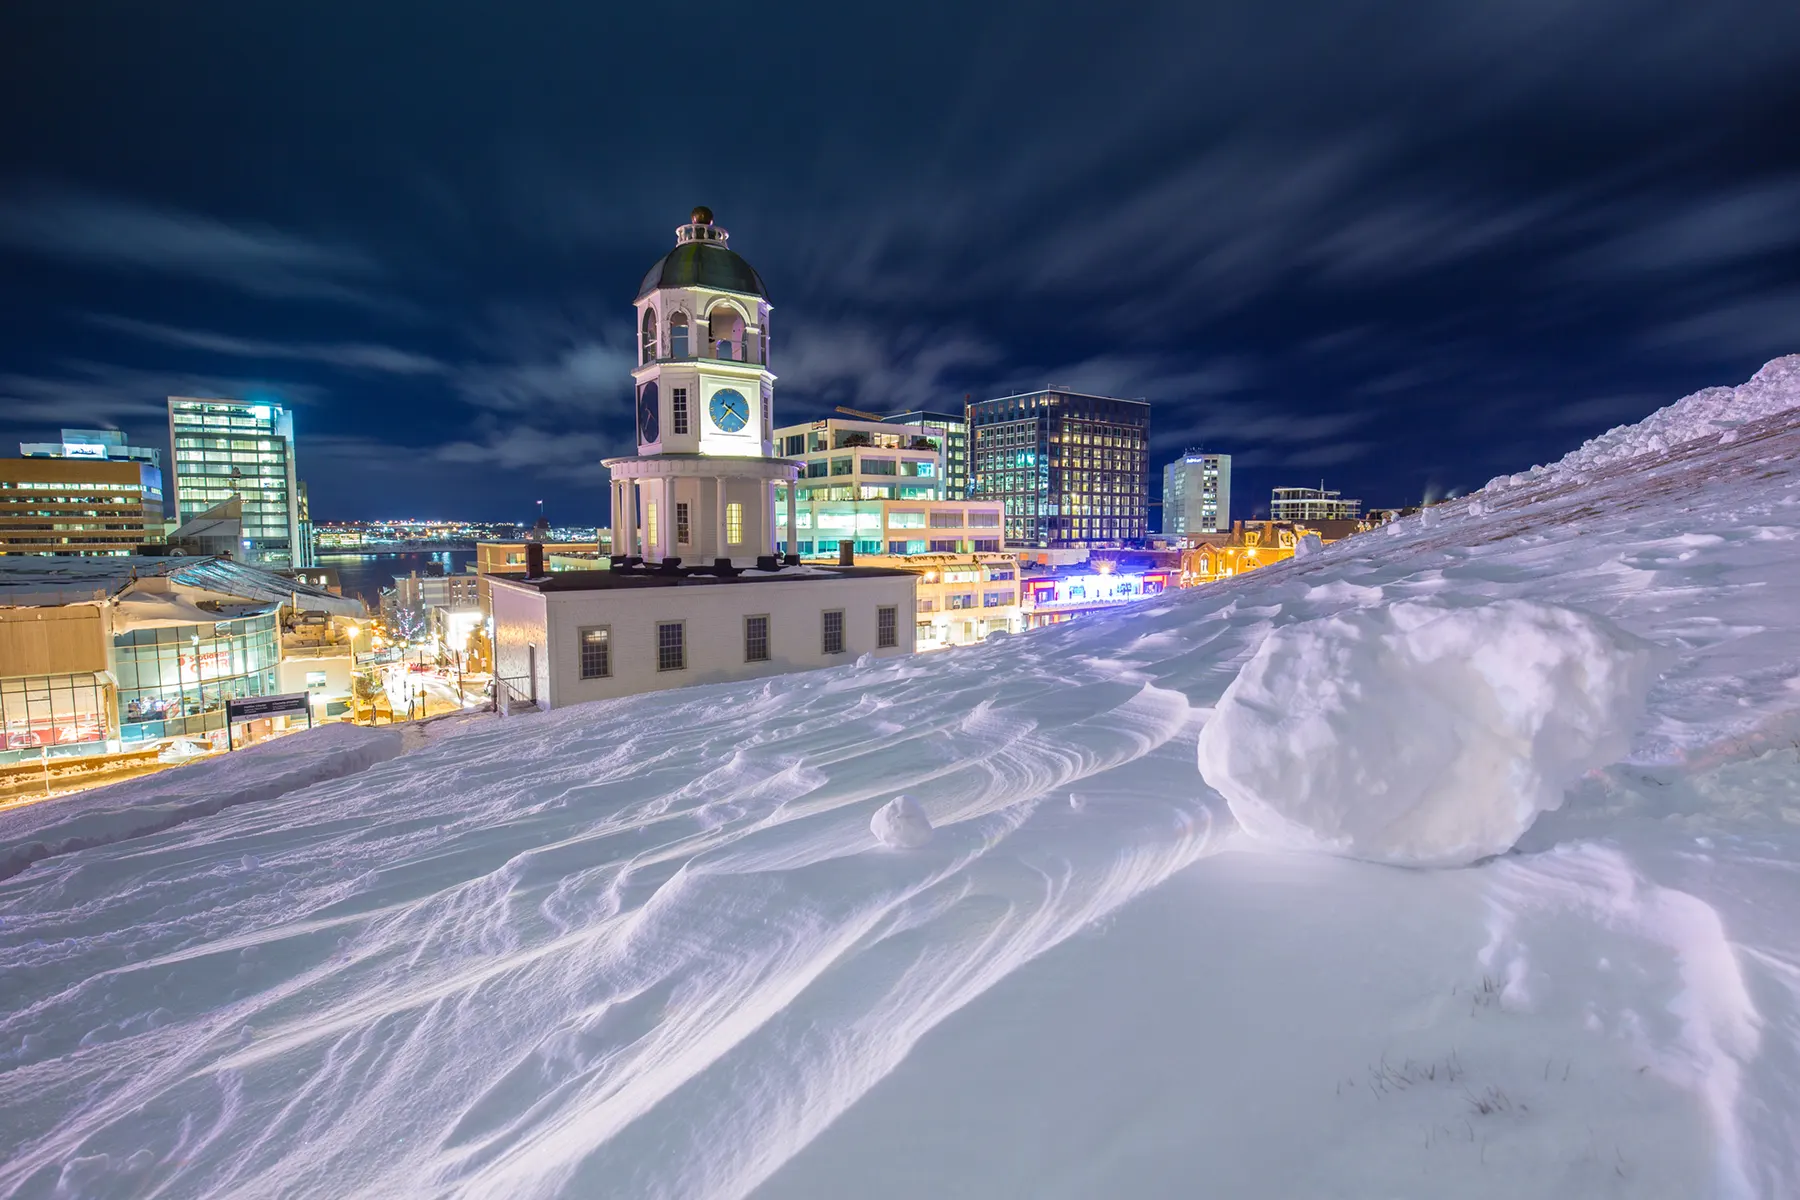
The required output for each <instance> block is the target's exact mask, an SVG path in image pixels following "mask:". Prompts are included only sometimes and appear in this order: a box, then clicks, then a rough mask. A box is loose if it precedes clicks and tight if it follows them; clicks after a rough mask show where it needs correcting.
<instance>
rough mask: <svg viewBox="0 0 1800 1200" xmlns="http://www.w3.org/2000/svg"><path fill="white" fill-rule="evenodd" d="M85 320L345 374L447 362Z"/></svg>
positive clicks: (396, 352) (349, 345) (419, 369)
mask: <svg viewBox="0 0 1800 1200" xmlns="http://www.w3.org/2000/svg"><path fill="white" fill-rule="evenodd" d="M88 319H89V321H91V322H92V323H93V324H95V325H99V326H100V327H102V328H104V329H112V330H116V331H117V332H120V333H126V334H130V335H131V336H133V337H137V338H143V339H144V340H146V341H152V342H160V343H161V344H163V345H165V346H178V347H181V348H184V349H190V350H202V351H205V352H206V353H209V354H222V355H228V356H231V357H235V358H258V359H267V360H285V361H292V362H312V363H320V364H323V365H325V366H332V367H342V368H344V369H346V370H351V371H366V372H374V373H383V374H391V375H441V374H443V373H445V372H446V371H448V370H449V369H450V368H449V367H448V365H447V364H445V363H444V362H442V361H440V360H439V359H436V358H433V357H431V356H430V355H426V354H418V353H415V352H414V351H411V350H405V349H401V348H400V347H398V346H383V345H379V344H375V343H369V342H277V341H268V340H265V339H261V338H243V337H234V336H232V335H230V334H224V333H215V332H212V331H210V330H204V329H178V328H175V327H174V326H169V325H158V324H155V323H153V322H150V321H138V320H133V319H131V318H129V317H115V316H107V315H104V314H98V315H94V316H91V317H89V318H88Z"/></svg>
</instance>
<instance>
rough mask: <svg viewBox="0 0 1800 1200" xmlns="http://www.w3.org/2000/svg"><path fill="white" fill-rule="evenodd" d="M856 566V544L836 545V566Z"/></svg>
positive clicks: (841, 543)
mask: <svg viewBox="0 0 1800 1200" xmlns="http://www.w3.org/2000/svg"><path fill="white" fill-rule="evenodd" d="M855 565H856V543H855V542H839V543H838V566H840V567H854V566H855Z"/></svg>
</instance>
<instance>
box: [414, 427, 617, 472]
mask: <svg viewBox="0 0 1800 1200" xmlns="http://www.w3.org/2000/svg"><path fill="white" fill-rule="evenodd" d="M635 452H636V446H635V445H633V444H632V443H631V439H630V437H629V435H626V434H618V435H614V436H608V435H605V434H600V433H592V432H568V431H561V430H545V429H540V428H536V427H533V426H529V425H507V426H504V427H493V428H488V429H486V430H485V431H484V436H482V437H481V438H480V439H479V440H477V439H461V440H458V441H454V442H448V443H446V444H444V445H441V446H437V447H435V448H434V449H433V450H432V451H431V457H433V458H435V459H436V460H438V461H439V462H445V463H454V464H457V465H460V466H466V467H491V468H493V469H494V470H496V471H502V472H507V473H510V474H515V475H523V476H526V477H528V478H532V479H555V480H560V481H564V482H568V483H574V484H578V485H581V486H584V487H601V486H604V485H605V483H606V481H607V479H608V474H607V471H606V468H604V467H602V466H601V465H600V462H601V460H602V459H604V458H608V457H612V456H615V455H624V454H632V453H635Z"/></svg>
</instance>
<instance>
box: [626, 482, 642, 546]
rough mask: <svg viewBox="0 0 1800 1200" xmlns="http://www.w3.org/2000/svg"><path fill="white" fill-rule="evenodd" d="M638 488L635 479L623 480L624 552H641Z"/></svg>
mask: <svg viewBox="0 0 1800 1200" xmlns="http://www.w3.org/2000/svg"><path fill="white" fill-rule="evenodd" d="M638 545H639V540H638V488H637V480H635V479H627V480H626V481H625V553H627V554H641V553H643V552H642V551H641V550H639V549H638Z"/></svg>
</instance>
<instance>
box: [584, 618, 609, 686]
mask: <svg viewBox="0 0 1800 1200" xmlns="http://www.w3.org/2000/svg"><path fill="white" fill-rule="evenodd" d="M579 636H580V638H581V677H582V678H583V679H605V678H606V677H607V676H609V675H611V674H612V630H610V629H608V628H607V627H606V626H604V625H601V626H597V627H595V628H592V629H583V630H580V631H579Z"/></svg>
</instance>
